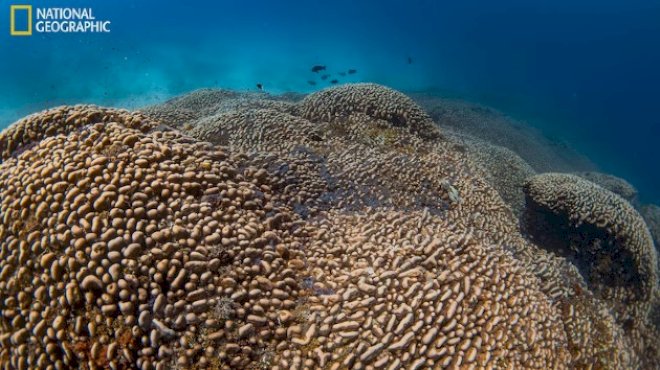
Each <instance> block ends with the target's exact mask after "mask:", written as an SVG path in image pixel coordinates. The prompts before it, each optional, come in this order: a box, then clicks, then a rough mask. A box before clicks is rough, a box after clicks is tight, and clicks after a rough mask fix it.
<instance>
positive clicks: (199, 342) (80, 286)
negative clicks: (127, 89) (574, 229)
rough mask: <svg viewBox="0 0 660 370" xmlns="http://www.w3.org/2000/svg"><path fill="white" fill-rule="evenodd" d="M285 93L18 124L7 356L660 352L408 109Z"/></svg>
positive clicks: (85, 362) (45, 362) (379, 101)
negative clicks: (537, 240)
mask: <svg viewBox="0 0 660 370" xmlns="http://www.w3.org/2000/svg"><path fill="white" fill-rule="evenodd" d="M250 99H252V98H250ZM273 101H275V100H268V99H265V100H264V101H263V102H260V101H259V99H256V98H254V99H252V100H250V101H249V102H248V103H246V104H234V103H235V102H236V96H235V95H231V94H228V93H227V92H215V91H202V92H196V93H194V94H192V95H191V96H187V97H182V98H179V99H176V100H174V101H171V102H169V103H166V104H164V105H163V106H161V107H152V108H149V109H147V110H146V114H147V115H144V114H142V113H131V112H126V111H118V110H112V109H103V108H97V107H91V106H76V107H61V108H57V109H54V110H50V111H46V112H43V113H40V114H36V115H33V116H30V117H27V118H26V119H24V120H22V121H19V122H17V123H16V124H15V125H13V126H12V127H11V128H9V129H8V130H6V131H5V132H4V133H3V134H2V136H0V139H1V141H0V148H1V149H2V153H3V155H2V159H3V161H2V163H1V164H0V364H2V366H4V367H6V368H56V369H65V368H105V367H111V368H141V369H171V368H200V369H201V368H216V369H266V368H272V369H345V368H352V369H380V368H382V369H399V368H405V369H429V368H448V367H453V368H459V367H461V368H475V369H476V368H537V369H548V368H566V369H569V368H590V367H593V368H631V367H633V368H634V367H648V365H649V364H653V363H654V361H657V360H658V354H657V351H656V352H654V351H655V349H656V348H657V343H656V342H654V341H652V340H650V339H649V338H652V337H650V336H649V335H648V334H644V335H642V334H638V332H639V330H628V328H627V327H626V326H625V323H621V322H620V321H617V317H615V315H613V314H612V310H613V307H614V306H615V305H614V303H613V302H612V301H611V300H609V299H606V298H607V297H602V296H600V294H599V291H598V290H597V289H594V288H593V286H592V285H591V284H587V282H586V281H585V279H584V278H583V277H582V275H581V274H580V271H579V270H578V268H576V266H575V265H574V264H573V263H571V262H569V260H568V259H566V258H564V257H562V256H558V255H556V254H555V253H552V252H549V251H547V250H546V249H544V246H539V245H535V244H533V243H531V242H529V241H528V240H526V239H525V238H524V237H523V235H522V234H521V232H520V230H519V228H518V224H517V220H516V218H515V217H514V216H513V214H512V212H511V208H510V207H509V206H508V205H507V204H506V203H505V202H504V201H503V200H502V197H501V196H500V194H499V193H498V191H497V190H496V189H494V188H493V187H492V186H491V185H490V182H489V180H487V179H484V174H485V173H486V171H485V170H484V168H483V165H482V164H480V163H478V162H479V161H476V160H474V158H473V157H472V156H471V155H470V154H469V153H468V152H466V150H465V147H464V146H462V145H460V144H458V143H457V142H456V141H455V140H450V139H446V138H443V136H442V135H441V134H440V131H439V130H438V129H437V128H436V127H435V126H434V125H433V122H432V121H431V120H430V119H429V118H428V116H427V115H426V114H425V113H424V112H423V110H421V108H419V107H418V106H416V105H415V104H414V103H413V102H412V101H410V100H409V99H408V98H406V97H405V96H404V95H402V94H400V93H398V92H394V91H393V90H390V89H387V88H384V87H381V86H378V85H356V86H342V87H337V88H334V89H330V90H328V91H324V92H320V93H317V94H313V95H311V96H308V97H306V98H305V99H303V100H301V101H299V102H296V101H282V102H276V103H275V104H273ZM230 102H231V103H230ZM208 104H210V105H212V107H211V106H209V105H208ZM175 111H179V112H188V113H184V114H182V115H181V116H179V113H176V112H175ZM168 112H169V113H168ZM172 112H175V114H172ZM177 117H186V120H187V121H186V123H187V124H188V125H189V126H190V127H188V128H183V125H181V124H180V123H177V122H176V120H177V119H178V118H177ZM176 127H181V128H182V131H179V129H177V128H176ZM620 223H622V224H625V223H626V221H625V220H623V221H621V222H620ZM621 227H622V228H623V229H624V230H628V228H629V226H621ZM632 227H634V225H633V226H632ZM629 245H632V244H629ZM624 249H625V248H624ZM638 257H640V258H643V256H641V255H640V256H638ZM633 260H635V261H637V260H636V259H634V258H633ZM639 264H640V266H641V265H643V262H641V261H640V262H639ZM640 271H641V269H640ZM639 289H640V290H641V291H643V292H645V291H646V290H645V289H647V283H646V282H642V283H640V285H639ZM640 299H641V298H640ZM635 325H636V326H635V327H636V328H638V327H641V326H643V322H642V318H640V319H639V320H638V321H636V323H635ZM649 330H650V329H649Z"/></svg>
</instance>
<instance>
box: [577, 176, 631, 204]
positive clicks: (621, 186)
mask: <svg viewBox="0 0 660 370" xmlns="http://www.w3.org/2000/svg"><path fill="white" fill-rule="evenodd" d="M576 175H578V176H580V177H582V178H583V179H586V180H589V181H591V182H593V183H594V184H596V185H599V186H601V187H603V188H605V189H607V190H609V191H611V192H612V193H614V194H618V195H619V196H620V197H621V198H623V199H625V200H627V201H628V202H631V203H632V202H634V201H635V200H636V198H637V189H635V187H634V186H632V185H631V184H630V183H629V182H628V181H626V180H624V179H622V178H619V177H616V176H614V175H610V174H607V173H601V172H578V173H576Z"/></svg>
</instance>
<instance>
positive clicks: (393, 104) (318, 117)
mask: <svg viewBox="0 0 660 370" xmlns="http://www.w3.org/2000/svg"><path fill="white" fill-rule="evenodd" d="M299 109H300V113H301V116H302V117H304V118H307V119H309V120H311V121H323V122H332V121H335V120H338V119H339V120H341V119H346V118H348V117H349V116H350V115H352V114H355V113H364V114H366V115H367V116H369V117H372V118H375V119H381V120H385V121H388V122H390V123H391V124H392V125H393V126H396V127H406V128H408V129H409V130H411V132H415V133H417V134H420V135H421V136H423V137H434V136H437V134H438V131H437V127H436V126H435V125H434V124H433V121H432V120H431V117H429V115H428V114H426V112H424V110H422V109H421V108H420V107H419V106H418V105H417V104H416V103H415V102H414V101H413V100H412V99H410V98H409V97H407V96H406V95H404V94H402V93H400V92H398V91H396V90H392V89H390V88H387V87H385V86H381V85H377V84H371V83H360V84H348V85H342V86H338V87H333V88H329V89H325V90H322V91H319V92H316V93H314V94H311V95H309V96H307V97H306V98H305V99H303V101H302V102H301V103H300V106H299Z"/></svg>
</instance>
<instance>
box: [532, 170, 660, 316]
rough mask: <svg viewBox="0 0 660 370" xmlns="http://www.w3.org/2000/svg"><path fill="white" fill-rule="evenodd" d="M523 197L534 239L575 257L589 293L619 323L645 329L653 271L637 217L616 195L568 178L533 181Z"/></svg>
mask: <svg viewBox="0 0 660 370" xmlns="http://www.w3.org/2000/svg"><path fill="white" fill-rule="evenodd" d="M525 192H526V194H527V196H528V201H529V203H530V207H529V209H528V211H529V214H528V215H527V217H528V219H527V222H528V224H529V231H530V232H532V233H533V234H535V236H536V239H537V240H538V241H539V242H540V243H541V244H544V245H546V246H548V247H549V248H551V249H553V250H556V251H558V252H559V253H563V254H566V255H568V256H569V257H572V258H576V260H577V261H578V265H579V267H580V268H581V270H582V272H583V275H585V280H586V281H587V283H588V284H589V287H590V289H591V290H592V291H594V292H595V293H596V295H598V296H599V297H600V298H603V299H604V300H608V301H611V302H612V304H613V310H614V314H615V317H616V318H617V320H618V321H619V322H621V323H623V324H624V325H626V326H627V327H632V328H633V329H635V328H638V327H640V328H641V329H645V328H643V326H644V325H645V324H647V323H648V321H646V320H647V319H648V316H649V314H650V313H651V309H652V308H653V305H655V304H656V303H657V302H656V300H657V293H658V291H657V289H658V269H657V255H656V250H655V248H654V246H653V239H652V237H651V234H650V232H649V229H648V227H647V226H646V224H645V222H644V219H643V218H642V217H641V215H640V214H639V213H638V212H637V211H636V210H635V209H634V208H633V207H632V206H631V205H630V204H629V203H628V202H627V201H625V200H624V199H623V198H621V197H620V196H618V195H616V194H614V193H612V192H610V191H609V190H606V189H604V188H602V187H600V186H598V185H596V184H594V183H592V182H590V181H587V180H584V179H582V178H580V177H577V176H574V175H569V174H557V173H547V174H543V175H537V176H534V177H532V178H531V179H529V181H528V182H527V184H526V185H525Z"/></svg>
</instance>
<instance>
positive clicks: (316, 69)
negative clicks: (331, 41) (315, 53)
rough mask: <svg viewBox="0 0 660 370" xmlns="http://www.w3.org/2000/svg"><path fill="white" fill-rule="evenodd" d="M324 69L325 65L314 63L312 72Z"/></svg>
mask: <svg viewBox="0 0 660 370" xmlns="http://www.w3.org/2000/svg"><path fill="white" fill-rule="evenodd" d="M325 70H326V67H325V66H321V65H316V66H314V67H312V72H314V73H319V72H321V71H325Z"/></svg>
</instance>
